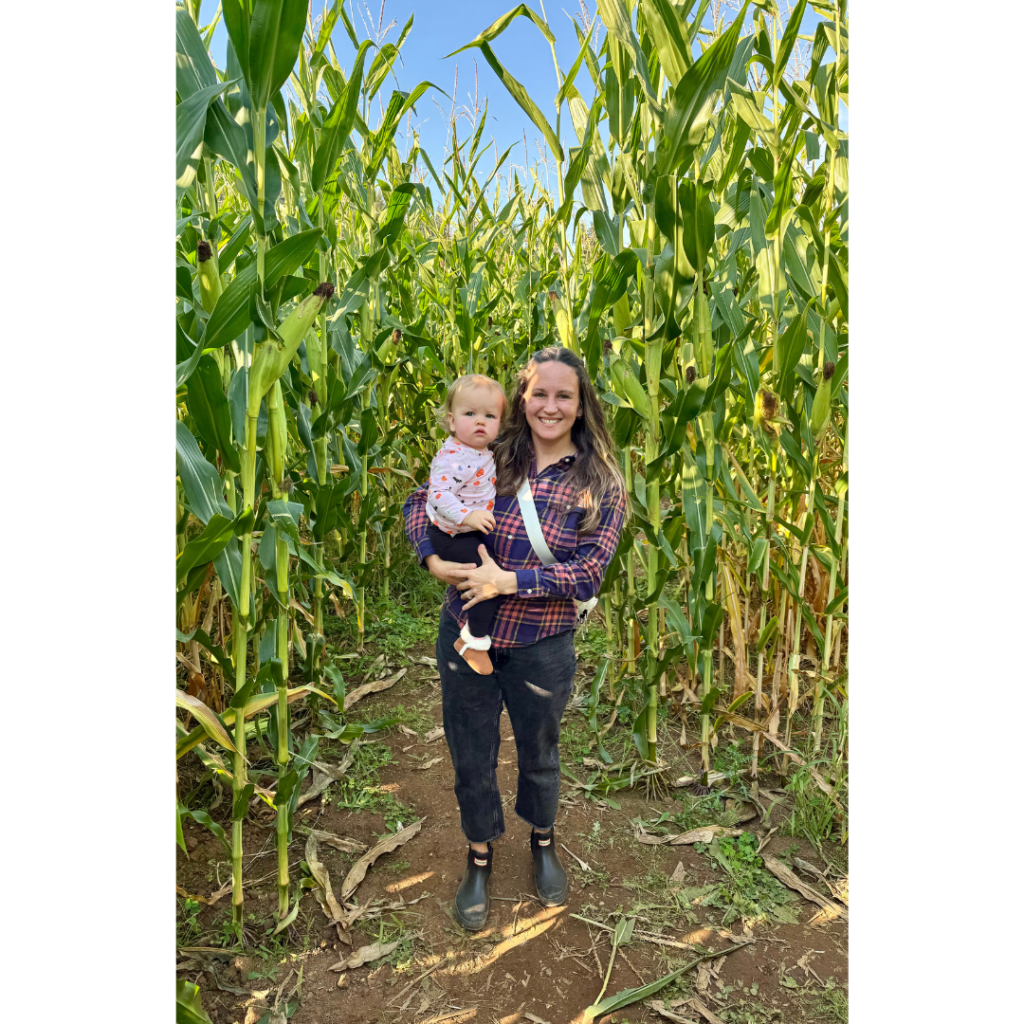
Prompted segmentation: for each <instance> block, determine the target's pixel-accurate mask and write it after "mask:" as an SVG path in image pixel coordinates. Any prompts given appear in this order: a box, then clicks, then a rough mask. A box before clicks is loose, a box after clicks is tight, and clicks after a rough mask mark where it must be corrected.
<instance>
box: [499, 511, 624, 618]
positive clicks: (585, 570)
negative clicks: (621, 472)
mask: <svg viewBox="0 0 1024 1024" xmlns="http://www.w3.org/2000/svg"><path fill="white" fill-rule="evenodd" d="M624 516H625V499H624V496H623V494H622V493H621V492H616V493H612V494H610V495H606V496H605V501H604V504H603V505H602V506H601V520H600V522H599V523H598V525H597V528H596V529H595V530H594V531H593V533H588V534H586V535H584V536H582V537H580V540H579V543H578V544H577V547H576V553H575V554H574V555H573V557H572V558H570V559H568V560H567V561H564V562H556V563H555V564H554V565H545V566H543V567H540V568H529V569H517V570H516V585H517V587H518V590H517V594H518V596H519V597H525V598H535V597H572V598H575V599H576V600H577V601H589V600H590V599H591V598H592V597H596V596H597V594H598V593H599V592H600V590H601V583H602V581H603V580H604V574H605V570H606V569H607V568H608V565H609V563H610V562H611V560H612V557H613V556H614V554H615V549H616V548H617V547H618V546H619V537H620V535H621V533H622V521H623V518H624Z"/></svg>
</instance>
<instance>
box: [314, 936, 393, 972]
mask: <svg viewBox="0 0 1024 1024" xmlns="http://www.w3.org/2000/svg"><path fill="white" fill-rule="evenodd" d="M401 944H402V940H401V939H395V941H394V942H384V943H381V942H371V943H370V945H369V946H363V947H361V948H360V949H357V950H356V951H355V952H354V953H353V954H352V955H351V956H348V957H346V958H345V959H344V960H339V961H338V962H337V963H336V964H334V965H333V966H332V967H330V968H329V970H332V971H350V970H353V969H354V968H356V967H362V966H363V964H368V963H370V961H371V960H379V959H380V958H381V957H382V956H387V955H388V954H389V953H393V952H394V951H395V950H396V949H398V947H399V946H400V945H401Z"/></svg>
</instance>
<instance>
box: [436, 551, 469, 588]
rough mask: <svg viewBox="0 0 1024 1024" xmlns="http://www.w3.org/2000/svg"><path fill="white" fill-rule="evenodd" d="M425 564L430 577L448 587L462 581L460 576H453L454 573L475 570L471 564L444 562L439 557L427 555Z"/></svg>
mask: <svg viewBox="0 0 1024 1024" xmlns="http://www.w3.org/2000/svg"><path fill="white" fill-rule="evenodd" d="M425 564H426V566H427V569H428V571H429V572H430V575H431V576H436V577H437V578H438V579H439V580H440V581H441V582H442V583H447V584H448V585H449V586H457V585H458V584H459V583H461V582H462V580H463V577H462V576H456V575H454V573H455V572H456V571H460V570H466V569H475V568H476V566H475V565H474V564H473V563H472V562H446V561H445V560H444V559H443V558H442V557H441V556H440V555H427V557H426V559H425Z"/></svg>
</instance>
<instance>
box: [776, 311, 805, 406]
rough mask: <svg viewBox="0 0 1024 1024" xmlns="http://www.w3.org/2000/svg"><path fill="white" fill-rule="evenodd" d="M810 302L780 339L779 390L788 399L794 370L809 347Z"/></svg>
mask: <svg viewBox="0 0 1024 1024" xmlns="http://www.w3.org/2000/svg"><path fill="white" fill-rule="evenodd" d="M809 308H810V303H809V302H808V304H807V305H806V306H804V308H803V311H802V312H801V313H800V315H799V316H798V317H795V318H794V319H793V322H792V323H791V324H790V325H789V326H788V327H787V328H786V330H785V331H784V332H783V334H782V337H781V338H779V340H778V347H779V382H780V383H779V392H780V394H781V395H782V397H783V398H786V399H787V400H788V398H789V395H790V393H791V392H792V389H793V371H794V370H795V369H796V364H797V363H799V362H800V357H801V356H802V355H803V353H804V349H805V348H806V347H807V341H808V339H807V310H808V309H809Z"/></svg>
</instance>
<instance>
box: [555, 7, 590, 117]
mask: <svg viewBox="0 0 1024 1024" xmlns="http://www.w3.org/2000/svg"><path fill="white" fill-rule="evenodd" d="M596 24H597V19H596V18H595V19H594V20H593V21H591V23H590V28H589V29H588V31H587V34H586V37H585V38H584V39H583V41H582V42H581V43H580V52H579V54H578V55H577V57H576V60H575V61H573V65H572V67H571V68H569V71H568V72H567V74H566V76H565V80H564V81H563V82H562V87H561V88H560V89H559V90H558V95H557V96H556V97H555V109H556V110H557V109H558V108H560V107H561V106H562V101H563V100H564V99H565V98H566V96H567V95H568V94H569V90H570V89H571V88H572V87H573V83H574V82H575V81H576V75H577V73H578V72H579V70H580V65H581V64H582V63H583V60H584V59H585V57H586V56H587V53H588V51H589V48H590V37H591V36H592V35H593V34H594V26H595V25H596ZM577 31H578V29H577ZM598 91H600V90H598Z"/></svg>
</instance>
